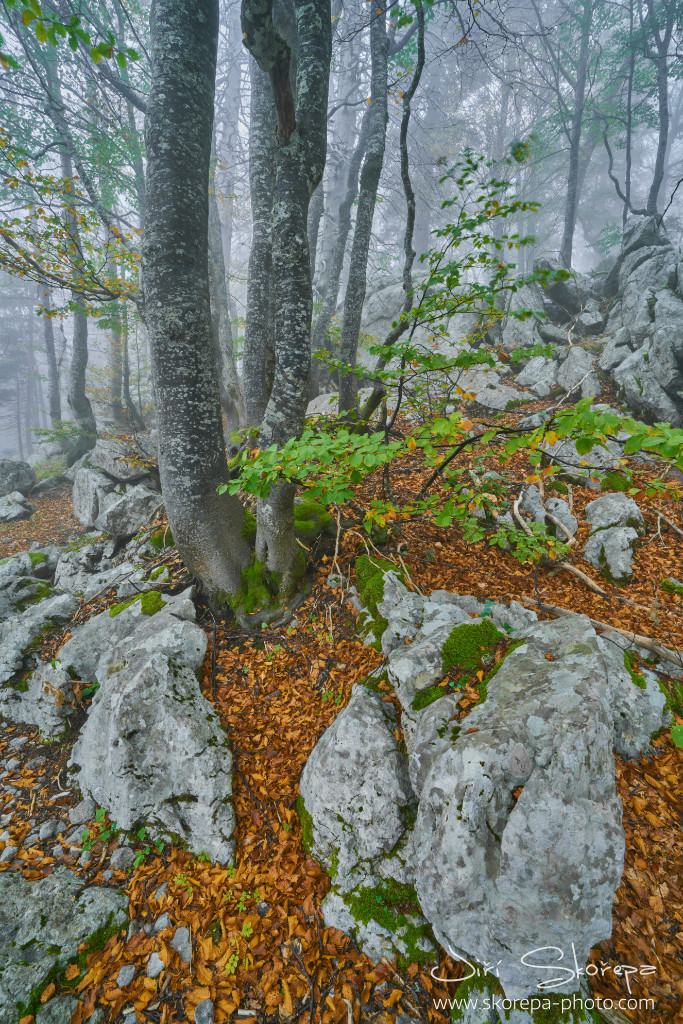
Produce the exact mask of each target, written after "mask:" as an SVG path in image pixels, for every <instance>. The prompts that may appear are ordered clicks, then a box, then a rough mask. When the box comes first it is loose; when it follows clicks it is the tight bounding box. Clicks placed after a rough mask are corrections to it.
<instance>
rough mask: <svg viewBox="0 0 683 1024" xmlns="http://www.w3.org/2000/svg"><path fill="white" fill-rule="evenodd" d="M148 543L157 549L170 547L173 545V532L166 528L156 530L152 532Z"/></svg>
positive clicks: (161, 549)
mask: <svg viewBox="0 0 683 1024" xmlns="http://www.w3.org/2000/svg"><path fill="white" fill-rule="evenodd" d="M149 543H150V544H151V545H152V547H153V548H155V549H156V550H157V551H163V549H164V548H172V547H174V545H175V541H174V540H173V534H172V533H171V531H170V530H168V529H166V528H164V529H163V530H157V531H156V533H153V534H152V536H151V537H150V538H149Z"/></svg>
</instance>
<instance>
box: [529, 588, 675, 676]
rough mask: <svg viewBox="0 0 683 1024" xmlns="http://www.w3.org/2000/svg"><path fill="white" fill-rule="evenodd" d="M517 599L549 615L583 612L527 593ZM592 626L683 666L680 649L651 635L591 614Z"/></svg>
mask: <svg viewBox="0 0 683 1024" xmlns="http://www.w3.org/2000/svg"><path fill="white" fill-rule="evenodd" d="M516 600H517V601H521V602H522V603H523V604H531V605H535V606H536V607H538V608H540V610H541V611H542V612H545V613H546V614H549V615H555V616H557V617H558V618H560V617H562V616H566V615H577V614H582V613H579V612H573V611H570V609H568V608H560V607H559V606H558V605H554V604H546V603H545V601H540V600H539V599H538V598H535V597H528V596H527V595H526V594H521V595H520V596H519V597H517V598H516ZM586 618H587V619H588V621H589V622H590V624H591V626H593V627H594V628H595V629H606V630H609V632H610V633H619V634H620V635H621V636H623V637H626V639H627V640H629V641H630V642H631V643H632V644H635V645H637V646H638V647H645V648H646V650H648V651H652V652H653V654H657V655H659V657H660V658H664V659H666V661H670V662H671V664H672V665H676V667H677V668H683V654H682V653H681V652H680V651H674V650H672V649H671V648H670V647H665V646H664V645H663V644H660V643H659V641H658V640H653V639H652V638H651V637H649V636H641V635H640V633H633V632H632V631H631V630H628V629H621V628H620V627H619V626H612V625H610V623H609V622H601V621H600V620H599V619H592V618H591V617H590V616H589V615H588V616H586Z"/></svg>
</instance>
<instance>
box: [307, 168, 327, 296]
mask: <svg viewBox="0 0 683 1024" xmlns="http://www.w3.org/2000/svg"><path fill="white" fill-rule="evenodd" d="M324 208H325V190H324V189H323V183H322V181H321V182H320V184H319V185H318V187H317V189H316V190H315V192H314V193H313V195H312V197H311V205H310V206H309V209H308V251H309V253H310V256H311V281H313V280H314V279H315V260H316V256H317V253H318V234H319V233H320V220H321V218H322V215H323V210H324Z"/></svg>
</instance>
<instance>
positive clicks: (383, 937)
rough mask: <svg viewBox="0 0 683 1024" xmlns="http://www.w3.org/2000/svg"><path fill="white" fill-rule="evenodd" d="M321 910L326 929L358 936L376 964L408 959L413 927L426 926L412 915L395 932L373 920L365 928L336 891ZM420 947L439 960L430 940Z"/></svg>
mask: <svg viewBox="0 0 683 1024" xmlns="http://www.w3.org/2000/svg"><path fill="white" fill-rule="evenodd" d="M321 910H322V912H323V917H324V920H325V925H326V927H328V928H337V929H339V931H343V932H348V933H349V934H351V935H354V936H355V937H356V941H357V942H358V944H359V946H360V947H361V949H362V951H363V953H364V954H365V955H366V956H368V957H370V959H371V960H374V961H375V963H377V962H378V961H379V960H381V959H382V957H387V958H388V959H390V960H393V958H394V956H395V955H396V954H397V953H399V954H400V955H402V956H407V955H408V953H409V947H408V944H407V942H406V938H407V933H408V929H409V927H410V926H412V927H413V928H415V926H417V927H419V926H420V925H424V924H426V921H425V919H424V918H423V917H418V916H416V915H412V914H406V915H405V916H406V919H407V923H406V924H401V925H397V927H396V928H395V930H394V929H391V930H390V929H388V928H385V927H383V926H382V925H381V924H379V923H378V922H377V921H374V920H372V919H371V920H370V921H368V923H367V924H364V923H363V922H361V921H357V920H356V919H355V918H354V917H353V915H352V914H351V911H350V910H349V908H348V906H347V904H346V902H345V901H344V897H343V895H342V894H341V893H339V892H337V891H336V890H335V889H333V890H332V891H331V892H330V893H329V894H328V895H327V896H326V897H325V899H324V901H323V903H322V906H321ZM417 945H418V946H419V947H420V949H421V950H422V952H423V953H427V954H429V953H434V955H435V956H436V950H435V949H434V946H433V944H432V943H431V942H430V941H429V940H428V939H426V938H424V937H422V938H420V939H418V940H417Z"/></svg>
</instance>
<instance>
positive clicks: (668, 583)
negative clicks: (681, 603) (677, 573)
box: [660, 576, 683, 597]
mask: <svg viewBox="0 0 683 1024" xmlns="http://www.w3.org/2000/svg"><path fill="white" fill-rule="evenodd" d="M660 586H661V588H662V590H663V591H664V593H665V594H680V595H681V597H683V583H678V581H677V580H674V579H672V578H671V577H670V576H668V577H667V578H666V579H664V580H662V582H661V584H660Z"/></svg>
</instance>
